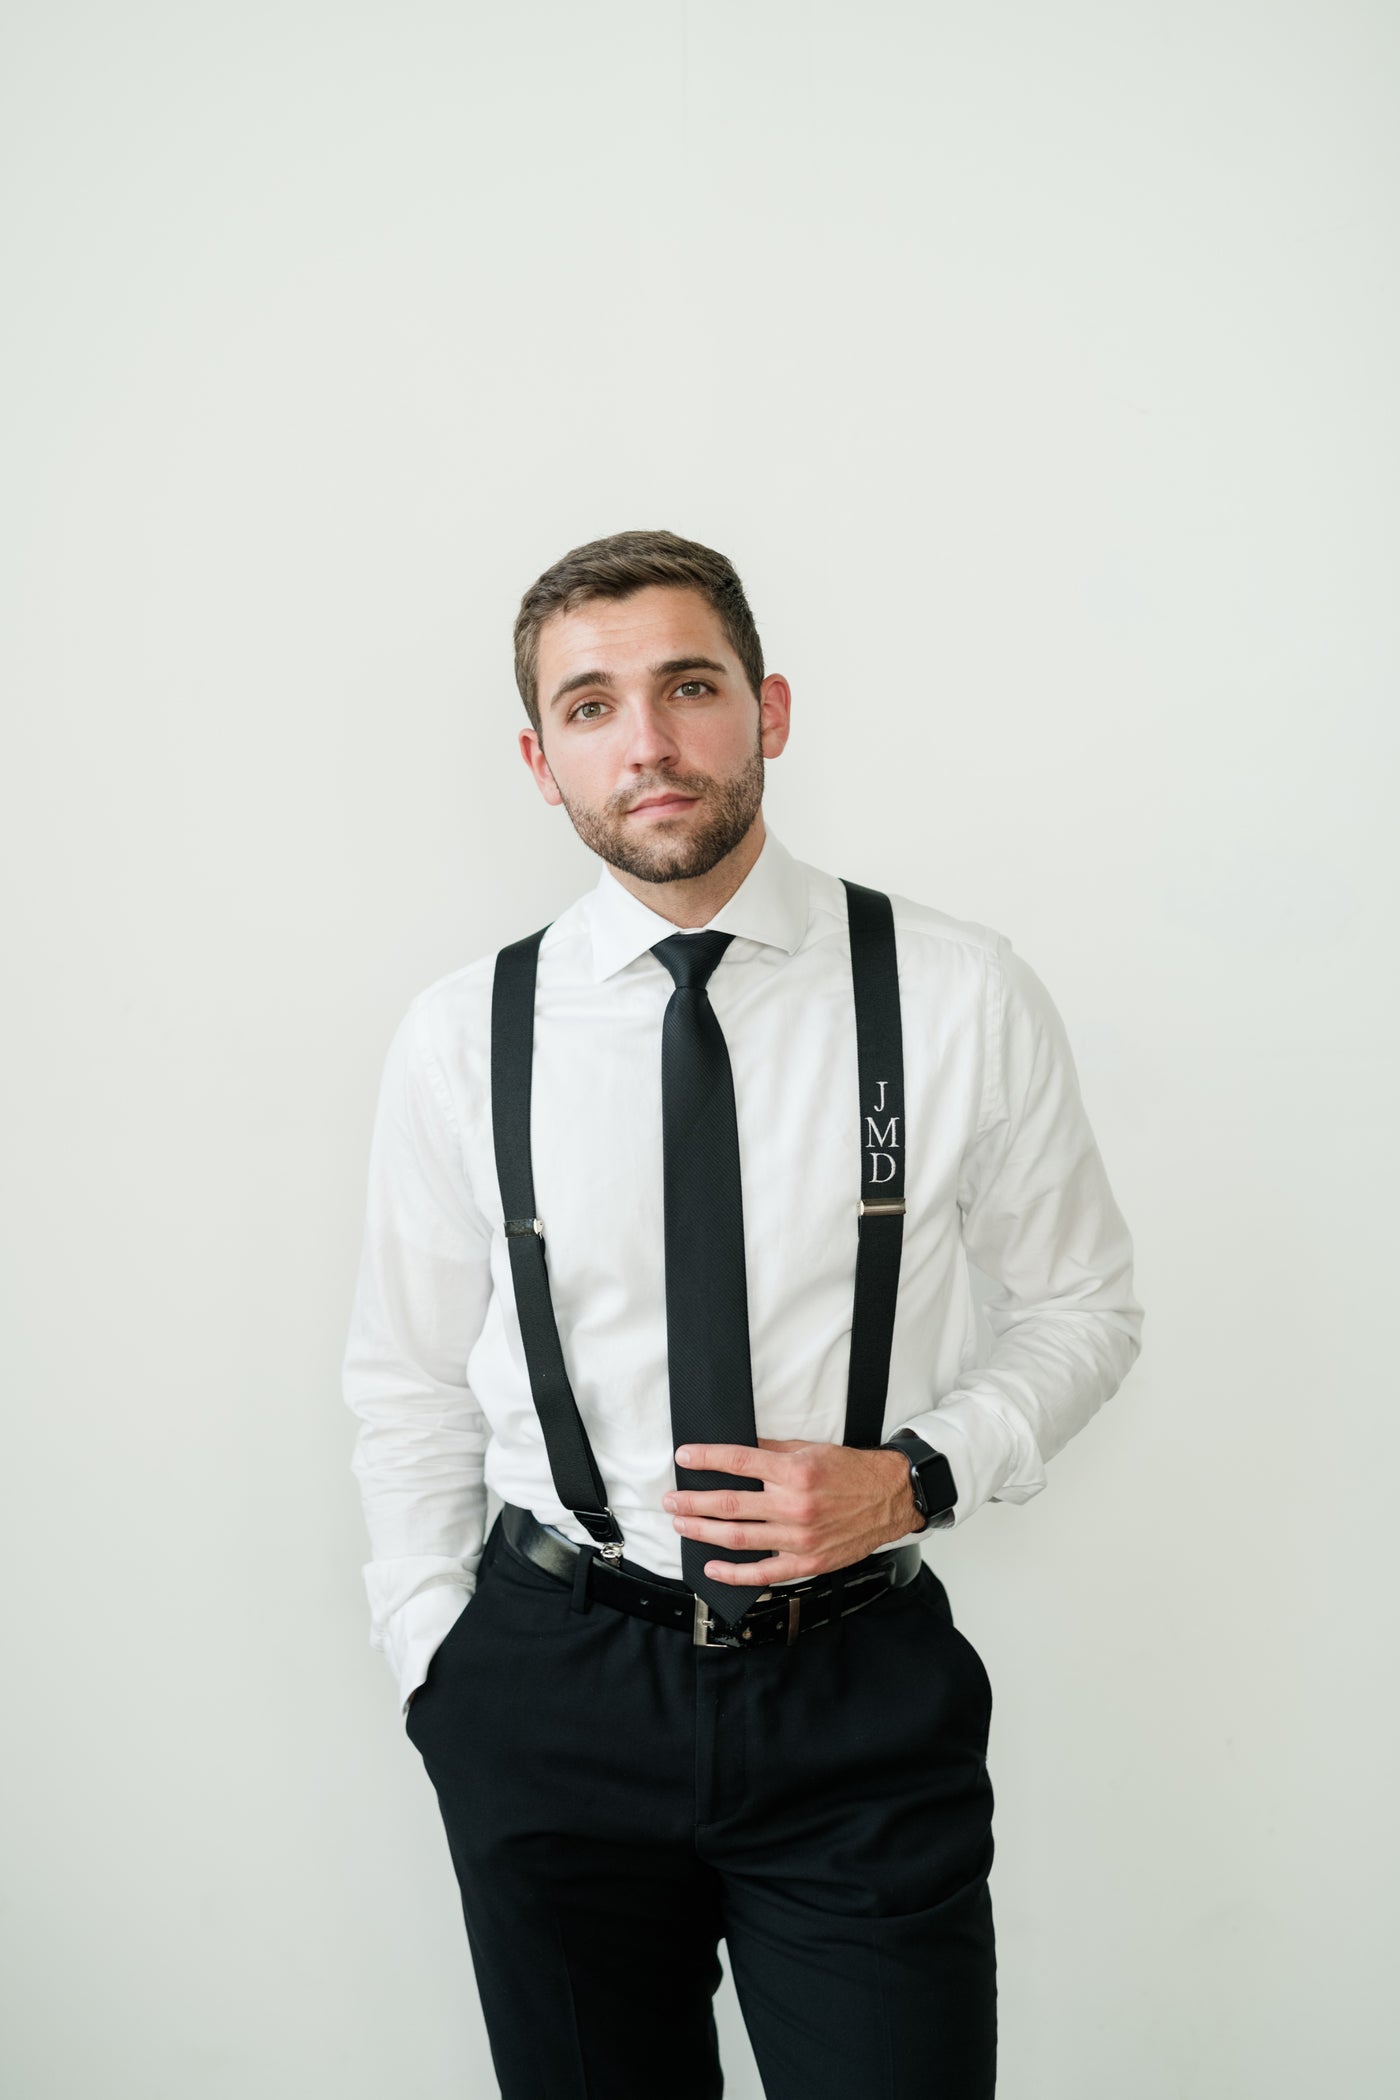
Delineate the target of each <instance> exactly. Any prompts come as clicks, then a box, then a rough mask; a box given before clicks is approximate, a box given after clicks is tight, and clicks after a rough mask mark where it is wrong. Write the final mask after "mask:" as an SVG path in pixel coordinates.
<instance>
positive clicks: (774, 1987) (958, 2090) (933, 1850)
mask: <svg viewBox="0 0 1400 2100" xmlns="http://www.w3.org/2000/svg"><path fill="white" fill-rule="evenodd" d="M624 1566H629V1567H631V1566H635V1564H634V1563H627V1562H624ZM641 1572H646V1571H641ZM580 1602H583V1608H579V1603H580ZM991 1708H992V1692H991V1686H990V1684H989V1682H988V1678H987V1673H986V1670H985V1669H984V1668H983V1665H982V1662H981V1660H980V1658H979V1656H978V1655H977V1652H976V1650H975V1649H974V1648H973V1647H972V1645H971V1644H970V1642H969V1641H968V1640H967V1639H966V1637H965V1636H964V1635H963V1634H961V1633H960V1632H959V1631H958V1630H957V1629H956V1627H955V1626H954V1625H953V1621H952V1614H951V1612H950V1610H949V1605H948V1597H947V1592H946V1591H945V1589H944V1587H943V1585H942V1583H941V1582H940V1581H939V1580H938V1578H937V1576H936V1575H935V1574H934V1573H933V1571H932V1569H931V1568H929V1567H928V1566H927V1565H926V1566H925V1567H924V1569H923V1571H922V1573H921V1574H920V1575H919V1576H918V1577H917V1579H916V1580H915V1581H914V1582H912V1583H910V1584H909V1585H908V1586H907V1587H906V1588H904V1589H892V1590H888V1591H885V1592H882V1594H881V1595H880V1597H879V1598H878V1599H877V1600H876V1602H875V1603H873V1604H870V1605H867V1606H865V1607H864V1608H863V1609H862V1610H860V1611H858V1612H854V1613H851V1614H850V1615H849V1616H847V1617H845V1618H843V1619H840V1620H837V1621H835V1622H833V1623H832V1624H831V1625H829V1626H822V1627H817V1628H815V1629H814V1630H813V1631H812V1632H810V1633H806V1634H803V1635H801V1636H800V1637H799V1638H798V1639H797V1640H796V1641H794V1642H793V1643H792V1644H791V1645H790V1646H787V1645H775V1646H773V1647H764V1648H757V1649H753V1650H746V1651H742V1652H735V1651H733V1650H726V1649H722V1648H721V1649H704V1648H696V1647H695V1646H694V1645H693V1644H692V1643H691V1642H690V1640H689V1639H688V1638H687V1637H686V1635H685V1634H683V1633H678V1632H676V1631H674V1630H673V1629H671V1628H669V1627H664V1626H654V1625H651V1624H649V1623H648V1622H647V1621H645V1620H642V1619H636V1618H632V1617H631V1616H629V1615H628V1614H626V1613H624V1612H619V1611H615V1610H612V1609H611V1608H610V1607H609V1606H607V1605H606V1604H600V1603H598V1602H596V1601H594V1602H591V1603H587V1602H586V1601H584V1600H576V1599H575V1595H574V1591H573V1589H572V1588H571V1587H570V1585H569V1584H568V1583H566V1582H563V1581H561V1580H559V1579H557V1578H556V1577H554V1576H552V1575H548V1574H546V1573H545V1572H544V1571H543V1570H542V1569H539V1568H536V1567H535V1566H534V1564H533V1563H532V1562H530V1561H527V1560H525V1559H524V1558H523V1557H522V1556H521V1555H519V1554H518V1553H517V1552H515V1550H514V1549H513V1548H512V1547H511V1546H509V1545H508V1544H507V1542H506V1540H505V1537H504V1535H503V1533H502V1531H501V1527H500V1523H499V1520H498V1521H497V1523H496V1524H495V1525H494V1526H493V1527H492V1530H491V1533H490V1535H489V1537H488V1539H487V1542H486V1550H485V1553H484V1555H483V1557H482V1563H481V1569H480V1574H479V1577H478V1582H477V1588H476V1593H475V1595H474V1596H473V1598H472V1599H471V1601H470V1603H469V1604H468V1605H467V1606H466V1607H465V1609H464V1610H463V1611H462V1613H461V1615H460V1616H459V1618H458V1619H457V1620H456V1621H455V1622H454V1624H453V1626H452V1628H451V1630H450V1631H449V1633H448V1635H447V1637H446V1639H445V1640H444V1641H443V1642H442V1643H441V1644H440V1646H439V1647H438V1649H437V1650H436V1652H435V1653H434V1655H433V1658H432V1661H431V1663H430V1665H429V1669H428V1674H427V1678H426V1680H425V1682H424V1684H423V1686H422V1687H421V1689H420V1690H419V1692H418V1694H417V1696H416V1697H415V1698H414V1699H413V1701H412V1702H411V1704H410V1706H409V1709H408V1715H407V1720H406V1724H405V1725H406V1727H407V1730H408V1733H409V1735H410V1737H411V1739H412V1741H413V1743H414V1746H415V1747H416V1749H417V1750H418V1751H419V1753H420V1755H421V1756H422V1759H423V1762H424V1765H425V1766H426V1768H427V1772H428V1775H429V1777H430V1779H431V1780H432V1783H433V1786H434V1787H435V1788H436V1791H437V1797H438V1803H439V1806H440V1808H441V1811H442V1817H443V1822H444V1824H445V1826H446V1831H447V1839H448V1844H449V1847H450V1850H451V1855H452V1863H453V1866H454V1869H455V1871H456V1875H457V1880H458V1884H459V1887H460V1889H461V1893H462V1908H463V1913H464V1916H465V1920H466V1928H467V1937H468V1942H469V1945H470V1949H471V1956H472V1962H473V1966H474V1968H475V1971H476V1980H477V1987H478V1990H479V1993H480V1998H481V2005H482V2011H483V2015H484V2018H485V2022H486V2028H487V2033H488V2036H489V2038H490V2043H491V2052H492V2058H493V2061H494V2064H495V2068H496V2075H497V2078H498V2079H499V2081H500V2088H501V2094H502V2100H718V2096H719V2095H720V2094H721V2093H722V2092H723V2077H722V2074H721V2070H720V2064H719V2052H718V2043H717V2038H716V2030H715V2022H714V2011H713V1996H714V1992H715V1989H716V1987H717V1985H718V1984H719V1982H720V1979H721V1974H722V1972H721V1968H720V1963H719V1958H718V1953H717V1947H718V1942H719V1941H720V1940H721V1939H723V1940H724V1941H725V1944H726V1946H727V1948H728V1951H729V1963H730V1969H731V1973H732V1975H733V1979H734V1986H735V1990H736V1992H737V1995H738V1999H739V2004H740V2007H741V2010H742V2012H743V2017H744V2021H745V2024H746V2026H747V2028H748V2032H749V2037H750V2040H751V2043H752V2046H753V2051H754V2055H755V2058H756V2060H757V2063H758V2068H759V2074H760V2076H761V2078H762V2081H763V2090H764V2093H765V2095H766V2100H915V2096H917V2100H990V2096H991V2095H992V2093H993V2091H994V2088H995V2081H996V1959H995V1944H994V1935H993V1927H992V1907H991V1897H990V1893H989V1889H988V1884H987V1877H988V1874H989V1871H990V1868H991V1864H992V1850H993V1843H992V1831H991V1822H992V1787H991V1782H990V1780H989V1778H988V1775H987V1766H986V1756H985V1754H986V1747H987V1735H988V1728H989V1724H990V1720H991Z"/></svg>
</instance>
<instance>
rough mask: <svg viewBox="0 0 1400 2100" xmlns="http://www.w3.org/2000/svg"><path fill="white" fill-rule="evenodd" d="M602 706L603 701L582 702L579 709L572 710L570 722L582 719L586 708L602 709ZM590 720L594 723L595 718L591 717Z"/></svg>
mask: <svg viewBox="0 0 1400 2100" xmlns="http://www.w3.org/2000/svg"><path fill="white" fill-rule="evenodd" d="M602 705H603V702H602V701H601V700H580V701H579V704H578V706H577V707H573V708H570V710H569V720H570V721H571V722H572V721H574V720H575V719H576V718H578V717H581V716H582V715H583V710H584V709H585V708H586V707H601V706H602ZM588 719H589V720H590V721H592V720H593V719H594V718H593V717H592V716H591V715H590V716H589V717H588Z"/></svg>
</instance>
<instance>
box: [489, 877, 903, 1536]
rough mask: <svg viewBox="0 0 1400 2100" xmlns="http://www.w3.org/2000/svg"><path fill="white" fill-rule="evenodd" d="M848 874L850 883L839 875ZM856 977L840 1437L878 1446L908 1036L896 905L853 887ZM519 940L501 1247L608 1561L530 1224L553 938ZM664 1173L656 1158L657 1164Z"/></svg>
mask: <svg viewBox="0 0 1400 2100" xmlns="http://www.w3.org/2000/svg"><path fill="white" fill-rule="evenodd" d="M843 880H844V878H843ZM845 889H846V911H847V917H848V920H849V923H850V933H851V980H852V990H853V993H854V997H855V1009H856V1059H857V1064H858V1066H859V1072H860V1157H861V1173H860V1201H859V1225H858V1237H857V1241H856V1280H855V1305H854V1310H853V1312H852V1316H851V1365H850V1376H849V1380H848V1384H847V1389H846V1434H845V1442H846V1443H848V1444H857V1445H860V1446H862V1447H864V1448H866V1449H873V1448H874V1447H875V1446H876V1445H878V1444H879V1443H880V1442H881V1440H882V1438H883V1435H884V1416H885V1397H886V1394H887V1392H888V1390H889V1377H890V1351H891V1347H892V1345H893V1341H894V1317H895V1306H896V1302H897V1299H898V1295H899V1264H900V1255H901V1252H902V1250H903V1245H904V1034H903V1029H902V1026H901V1022H900V1006H899V970H898V963H897V956H896V950H895V938H894V911H893V908H892V906H891V904H890V900H889V898H888V897H887V896H885V895H884V894H883V893H882V892H881V891H879V890H869V889H865V888H863V887H862V885H861V884H860V883H858V882H847V883H846V884H845ZM548 930H549V929H548V928H547V927H541V928H540V931H539V932H538V933H532V934H528V935H527V936H526V937H525V939H524V940H521V941H514V942H512V943H511V945H510V946H509V947H507V948H502V949H501V950H500V951H499V953H498V954H497V957H496V971H495V978H494V982H493V986H492V995H491V1121H492V1130H493V1134H494V1138H495V1148H496V1175H497V1179H498V1181H499V1183H500V1191H501V1205H502V1209H503V1211H504V1214H505V1230H506V1245H507V1247H508V1248H509V1250H510V1272H511V1280H512V1282H513V1283H514V1286H515V1305H516V1312H517V1314H518V1316H519V1320H520V1335H521V1340H522V1341H523V1343H524V1346H525V1364H526V1368H527V1370H528V1371H529V1374H530V1390H531V1392H532V1394H533V1395H534V1401H535V1411H536V1413H537V1414H538V1415H539V1418H540V1429H541V1431H542V1433H543V1435H544V1447H545V1452H546V1455H547V1456H548V1459H549V1470H550V1473H551V1475H552V1476H553V1480H554V1489H555V1493H556V1494H557V1495H558V1497H559V1500H560V1501H561V1502H562V1503H563V1505H564V1507H565V1508H566V1509H570V1510H572V1511H573V1513H574V1515H575V1517H576V1518H577V1519H578V1521H579V1523H580V1524H581V1525H582V1526H583V1528H584V1530H585V1531H586V1532H587V1533H588V1535H589V1537H590V1538H592V1539H594V1540H595V1541H596V1542H597V1544H598V1546H599V1548H600V1550H601V1551H602V1552H603V1553H604V1554H605V1555H606V1557H607V1558H608V1559H610V1560H615V1559H617V1558H618V1557H619V1556H620V1554H621V1552H622V1548H623V1538H622V1530H621V1527H620V1526H619V1524H618V1521H617V1519H616V1517H615V1516H614V1515H613V1513H612V1511H611V1510H610V1509H609V1507H608V1499H607V1490H606V1488H605V1487H604V1485H603V1479H602V1475H601V1474H600V1473H599V1471H598V1463H597V1460H596V1459H595V1458H594V1456H593V1449H592V1446H591V1445H590V1443H589V1441H588V1432H587V1430H586V1429H585V1428H584V1426H583V1418H582V1416H581V1415H580V1414H579V1411H578V1402H577V1401H576V1400H575V1398H574V1394H573V1388H572V1386H571V1385H570V1384H569V1374H568V1370H567V1368H566V1366H565V1363H564V1352H563V1349H562V1348H561V1347H560V1343H559V1329H558V1326H557V1325H556V1323H555V1318H554V1305H553V1302H552V1300H551V1298H550V1293H549V1271H548V1268H547V1266H546V1263H545V1239H544V1223H543V1221H542V1220H541V1219H539V1218H537V1217H536V1216H535V1175H534V1168H533V1165H532V1163H531V1155H530V1087H531V1079H532V1076H533V1068H534V1040H535V978H536V973H537V970H538V967H539V953H540V942H541V940H542V939H543V938H544V935H545V934H546V933H547V932H548ZM657 1171H658V1172H659V1171H660V1161H659V1160H658V1162H657Z"/></svg>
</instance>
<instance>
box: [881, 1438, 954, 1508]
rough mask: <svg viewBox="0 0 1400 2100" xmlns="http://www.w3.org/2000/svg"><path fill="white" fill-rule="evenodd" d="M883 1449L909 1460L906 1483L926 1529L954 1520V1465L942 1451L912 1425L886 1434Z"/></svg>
mask: <svg viewBox="0 0 1400 2100" xmlns="http://www.w3.org/2000/svg"><path fill="white" fill-rule="evenodd" d="M880 1449H881V1450H882V1451H902V1452H903V1453H904V1456H905V1457H906V1458H907V1459H908V1461H909V1485H910V1486H911V1487H912V1488H913V1490H914V1507H915V1509H917V1510H918V1512H919V1514H920V1516H921V1517H922V1518H923V1520H924V1525H925V1528H926V1529H927V1530H929V1531H934V1530H937V1531H943V1530H946V1529H947V1527H948V1526H949V1525H950V1524H951V1523H952V1522H953V1512H954V1510H955V1509H956V1507H957V1500H958V1490H957V1483H956V1482H955V1481H954V1479H953V1469H952V1467H951V1466H950V1465H949V1463H948V1460H947V1458H946V1456H945V1455H944V1453H943V1452H941V1451H935V1450H934V1448H933V1446H932V1445H931V1444H926V1443H925V1442H924V1440H923V1438H922V1437H921V1436H915V1434H914V1432H913V1430H912V1429H899V1430H896V1431H895V1434H894V1435H893V1436H891V1437H886V1439H885V1441H884V1443H883V1444H882V1445H881V1446H880Z"/></svg>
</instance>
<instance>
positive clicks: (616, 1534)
mask: <svg viewBox="0 0 1400 2100" xmlns="http://www.w3.org/2000/svg"><path fill="white" fill-rule="evenodd" d="M574 1515H575V1516H576V1517H577V1518H578V1520H579V1522H580V1524H582V1526H583V1528H584V1530H585V1531H586V1532H587V1533H588V1536H589V1537H590V1538H591V1539H593V1540H595V1541H596V1543H597V1547H598V1553H599V1557H600V1558H601V1559H603V1560H611V1561H619V1560H621V1558H622V1553H623V1548H624V1545H625V1544H626V1541H625V1540H624V1539H623V1536H622V1529H621V1526H620V1525H619V1524H618V1521H617V1518H616V1517H615V1516H614V1515H613V1513H612V1511H611V1510H610V1509H607V1508H604V1509H576V1510H575V1511H574Z"/></svg>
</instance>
